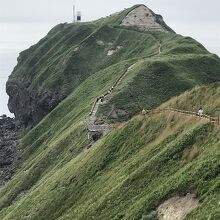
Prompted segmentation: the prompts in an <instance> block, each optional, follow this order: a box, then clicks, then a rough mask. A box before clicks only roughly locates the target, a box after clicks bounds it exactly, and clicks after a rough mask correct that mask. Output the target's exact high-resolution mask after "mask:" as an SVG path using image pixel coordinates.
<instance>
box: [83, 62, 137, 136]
mask: <svg viewBox="0 0 220 220" xmlns="http://www.w3.org/2000/svg"><path fill="white" fill-rule="evenodd" d="M134 65H135V64H133V65H131V66H130V67H129V68H128V69H127V70H126V71H125V72H124V73H123V74H122V75H121V76H120V77H119V78H118V79H117V80H116V82H115V83H114V84H113V85H112V86H111V87H110V88H109V90H108V91H107V92H105V93H104V94H102V95H101V96H99V97H97V98H96V100H95V102H94V103H93V106H92V108H91V111H90V114H89V116H88V118H87V120H86V127H87V130H88V132H89V133H91V132H100V133H102V134H106V133H108V132H109V131H110V129H111V128H112V125H110V124H107V123H105V124H101V125H99V124H96V123H95V122H96V119H97V117H96V114H97V112H98V109H99V106H100V105H101V104H103V103H105V102H106V100H107V98H108V97H109V96H110V95H111V93H112V92H113V91H114V89H115V88H117V87H118V86H119V85H120V83H121V82H122V80H123V79H124V77H125V76H126V75H127V74H128V72H129V71H130V70H131V69H132V68H133V67H134ZM89 137H90V135H89Z"/></svg>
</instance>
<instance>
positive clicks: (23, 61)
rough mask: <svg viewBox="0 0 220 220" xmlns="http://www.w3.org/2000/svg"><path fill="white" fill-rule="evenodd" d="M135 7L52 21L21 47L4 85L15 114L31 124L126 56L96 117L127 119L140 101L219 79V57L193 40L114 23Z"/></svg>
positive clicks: (147, 103) (150, 102) (151, 102)
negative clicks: (116, 85)
mask: <svg viewBox="0 0 220 220" xmlns="http://www.w3.org/2000/svg"><path fill="white" fill-rule="evenodd" d="M134 7H137V6H134ZM134 7H132V8H130V9H127V10H125V11H122V12H121V13H119V14H116V15H114V16H111V17H108V18H105V19H102V20H98V21H94V22H90V23H89V22H87V23H74V24H60V25H57V26H56V27H55V28H53V29H52V30H51V31H50V32H49V33H48V35H47V36H46V37H45V38H43V39H42V40H41V41H40V42H38V43H37V44H36V45H34V46H32V47H31V48H29V49H28V50H26V51H24V52H22V53H21V54H20V57H19V59H18V64H17V66H16V67H15V69H14V71H13V73H12V75H11V76H10V78H9V83H8V86H7V92H8V94H9V97H10V99H9V107H10V109H11V111H13V112H14V113H15V115H16V117H17V118H19V120H20V121H23V123H24V124H27V126H32V124H36V123H37V122H39V120H40V119H41V118H42V117H43V116H44V115H46V114H48V113H49V112H50V111H51V110H52V109H54V108H55V107H56V106H57V104H58V103H60V102H61V101H62V100H63V99H64V98H66V97H67V96H68V95H69V94H71V93H72V92H73V91H74V90H75V89H77V88H78V86H79V85H80V84H81V83H83V82H84V81H85V80H87V79H88V78H89V77H90V76H92V75H93V74H96V73H97V72H99V71H101V70H102V71H104V70H105V69H107V68H111V67H112V66H114V65H115V64H120V63H122V62H127V61H128V60H133V63H136V66H135V68H134V71H131V72H130V75H129V76H128V78H126V79H125V80H124V81H123V83H124V84H123V85H122V86H121V87H120V91H118V92H117V93H114V94H113V96H114V97H113V99H111V100H110V102H109V103H107V105H106V106H103V108H102V109H101V110H100V111H99V116H100V118H101V119H109V120H111V121H123V120H128V119H130V118H131V117H132V116H133V115H134V114H136V113H137V112H138V111H140V109H142V108H143V107H147V108H154V107H157V106H159V105H160V104H162V103H163V102H165V101H167V100H168V99H169V98H171V97H172V96H175V95H179V94H180V93H181V92H183V91H185V90H187V89H190V88H192V87H194V86H195V85H201V84H209V83H212V82H216V81H219V79H220V75H219V69H220V59H219V58H218V57H217V56H215V55H212V54H210V53H209V52H208V51H207V50H206V49H205V48H204V47H203V46H202V45H201V44H200V43H198V42H196V41H195V40H193V39H191V38H189V37H183V36H181V35H178V34H176V33H174V32H172V31H170V32H166V33H164V32H141V31H138V30H135V29H134V28H130V29H129V28H128V27H127V28H125V27H122V26H119V23H120V21H121V20H122V19H123V18H124V17H125V16H126V15H127V13H128V12H129V11H131V10H132V9H134ZM160 52H161V53H160ZM171 79H172V80H171ZM23 91H25V92H23ZM23 93H24V94H23ZM100 95H101V94H100ZM21 97H23V99H25V101H24V103H23V102H21V100H19V99H21ZM24 97H25V98H24ZM26 105H28V106H30V108H25V109H24V106H26ZM35 109H36V111H35ZM111 109H113V111H112V112H113V114H111V112H109V111H110V110H111ZM32 121H33V123H32Z"/></svg>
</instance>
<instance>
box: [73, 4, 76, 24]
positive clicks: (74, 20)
mask: <svg viewBox="0 0 220 220" xmlns="http://www.w3.org/2000/svg"><path fill="white" fill-rule="evenodd" d="M75 22H76V7H75V5H73V23H75Z"/></svg>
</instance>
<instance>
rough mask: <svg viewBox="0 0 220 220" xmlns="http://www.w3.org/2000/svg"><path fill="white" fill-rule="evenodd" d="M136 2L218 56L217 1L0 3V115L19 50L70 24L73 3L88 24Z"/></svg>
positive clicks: (219, 17)
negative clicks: (59, 24)
mask: <svg viewBox="0 0 220 220" xmlns="http://www.w3.org/2000/svg"><path fill="white" fill-rule="evenodd" d="M139 3H141V4H145V5H146V6H148V7H149V8H151V9H152V10H153V11H154V12H155V13H158V14H161V15H162V16H163V17H164V20H165V22H166V23H167V24H168V25H169V26H170V27H171V28H172V29H173V30H175V31H176V32H177V33H179V34H182V35H186V36H191V37H193V38H195V39H196V40H198V41H199V42H200V43H202V44H203V45H204V46H205V47H206V48H207V49H208V50H210V51H211V52H212V53H217V54H218V55H220V28H219V26H220V13H219V11H220V0H209V1H207V0H184V1H180V0H179V1H177V0H146V1H138V0H137V1H135V0H108V1H107V0H93V1H89V0H0V80H1V81H0V100H1V105H0V114H1V113H2V112H3V111H7V110H6V98H7V97H6V95H5V93H4V90H5V88H4V87H5V86H4V84H5V81H6V80H7V76H8V75H9V74H10V72H11V71H12V69H13V66H14V65H15V64H16V58H17V56H18V53H19V51H21V50H24V49H26V48H27V47H29V46H30V45H32V44H33V43H36V42H37V41H38V40H40V38H42V37H43V36H44V35H45V34H46V33H47V32H48V31H49V30H50V29H51V28H52V27H53V26H54V25H56V24H57V23H61V22H71V21H72V6H73V4H75V5H76V9H77V10H81V11H82V16H83V20H84V21H90V20H95V19H97V18H100V17H104V16H107V15H109V14H111V13H114V12H116V11H120V10H123V9H124V8H127V7H131V6H133V5H134V4H139ZM3 96H4V97H3ZM2 97H3V98H2ZM2 100H3V101H2Z"/></svg>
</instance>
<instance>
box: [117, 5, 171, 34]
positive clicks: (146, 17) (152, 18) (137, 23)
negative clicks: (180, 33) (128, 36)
mask: <svg viewBox="0 0 220 220" xmlns="http://www.w3.org/2000/svg"><path fill="white" fill-rule="evenodd" d="M160 19H161V20H162V17H161V18H160ZM121 26H128V27H131V26H133V27H137V28H138V29H140V30H142V31H163V32H165V31H167V30H166V29H165V28H164V27H163V26H162V25H161V24H159V23H158V22H157V17H156V15H155V14H153V12H152V11H151V10H150V9H149V8H147V7H146V6H145V5H140V6H138V7H136V8H135V9H134V10H132V11H131V12H129V13H128V14H127V16H126V17H125V18H124V19H123V21H122V23H121Z"/></svg>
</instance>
